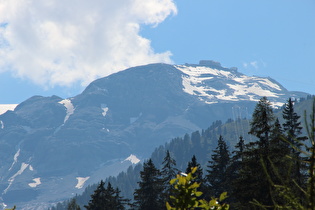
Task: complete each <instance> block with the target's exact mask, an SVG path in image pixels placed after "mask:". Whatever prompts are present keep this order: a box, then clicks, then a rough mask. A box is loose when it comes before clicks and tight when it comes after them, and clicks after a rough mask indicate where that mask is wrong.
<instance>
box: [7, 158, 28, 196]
mask: <svg viewBox="0 0 315 210" xmlns="http://www.w3.org/2000/svg"><path fill="white" fill-rule="evenodd" d="M28 166H29V164H26V163H22V165H21V168H20V170H18V172H16V173H15V174H14V175H13V176H11V177H10V179H9V180H8V181H9V186H8V187H7V188H6V189H5V190H4V191H3V193H4V194H5V193H7V191H8V189H9V188H10V187H11V185H12V184H13V182H14V180H15V177H17V176H19V175H21V174H22V173H23V172H24V171H25V169H26V168H27V167H28Z"/></svg>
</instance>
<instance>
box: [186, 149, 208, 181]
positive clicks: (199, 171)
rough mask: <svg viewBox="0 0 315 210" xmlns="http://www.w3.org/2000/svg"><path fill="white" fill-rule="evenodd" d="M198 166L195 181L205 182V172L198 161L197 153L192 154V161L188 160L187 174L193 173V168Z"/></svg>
mask: <svg viewBox="0 0 315 210" xmlns="http://www.w3.org/2000/svg"><path fill="white" fill-rule="evenodd" d="M195 167H197V171H196V172H195V173H194V176H195V177H194V181H195V182H198V183H203V182H204V180H203V172H202V167H201V166H200V164H199V163H198V162H197V158H196V156H195V155H193V156H192V158H191V161H189V162H188V164H187V168H186V171H185V172H186V174H188V173H191V170H192V168H195Z"/></svg>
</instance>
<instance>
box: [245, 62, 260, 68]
mask: <svg viewBox="0 0 315 210" xmlns="http://www.w3.org/2000/svg"><path fill="white" fill-rule="evenodd" d="M243 67H244V68H249V67H254V68H255V69H258V62H257V61H251V62H243Z"/></svg>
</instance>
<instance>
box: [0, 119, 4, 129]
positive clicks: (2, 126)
mask: <svg viewBox="0 0 315 210" xmlns="http://www.w3.org/2000/svg"><path fill="white" fill-rule="evenodd" d="M0 124H1V129H4V123H3V122H2V120H0Z"/></svg>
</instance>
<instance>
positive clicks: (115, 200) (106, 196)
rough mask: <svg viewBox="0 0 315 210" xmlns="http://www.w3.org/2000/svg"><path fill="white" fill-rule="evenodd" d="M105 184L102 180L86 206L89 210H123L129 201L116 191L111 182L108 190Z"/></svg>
mask: <svg viewBox="0 0 315 210" xmlns="http://www.w3.org/2000/svg"><path fill="white" fill-rule="evenodd" d="M104 185H105V182H104V181H103V180H101V182H100V184H99V185H98V186H97V188H96V190H95V191H94V194H92V195H91V198H92V199H91V200H90V201H89V203H88V205H86V206H84V207H85V208H86V209H87V210H96V209H97V210H123V209H125V207H124V205H125V204H127V202H128V200H127V199H123V198H122V197H121V196H120V195H119V193H120V191H119V190H118V188H117V189H116V190H115V189H114V188H113V187H112V185H111V184H110V182H109V183H108V184H107V188H106V189H105V187H104Z"/></svg>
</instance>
